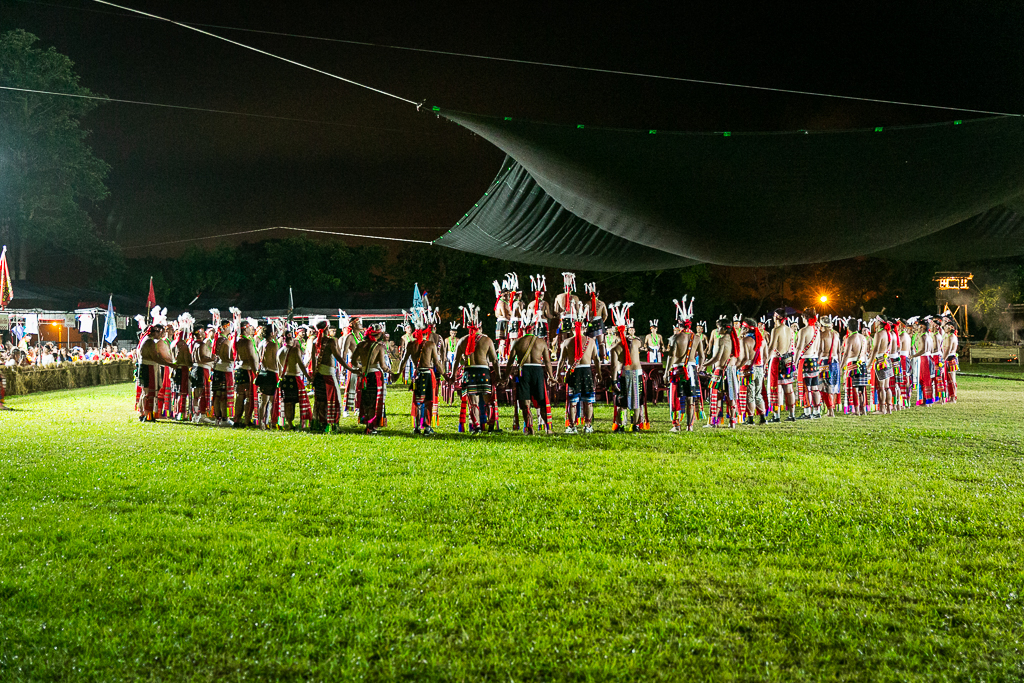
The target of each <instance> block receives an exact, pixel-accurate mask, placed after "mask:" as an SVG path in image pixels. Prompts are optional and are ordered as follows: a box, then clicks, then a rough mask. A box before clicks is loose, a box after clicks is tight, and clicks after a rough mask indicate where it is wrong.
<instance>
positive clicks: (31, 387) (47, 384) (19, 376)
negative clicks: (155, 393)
mask: <svg viewBox="0 0 1024 683" xmlns="http://www.w3.org/2000/svg"><path fill="white" fill-rule="evenodd" d="M0 373H2V374H3V377H4V379H5V380H6V383H7V389H6V393H7V395H8V396H15V395H20V394H31V393H34V392H37V391H61V390H63V389H77V388H78V387H94V386H102V385H106V384H118V383H121V382H131V381H132V380H134V379H135V362H134V361H130V360H116V361H84V362H80V363H57V364H53V365H46V366H41V367H40V366H32V367H27V368H0Z"/></svg>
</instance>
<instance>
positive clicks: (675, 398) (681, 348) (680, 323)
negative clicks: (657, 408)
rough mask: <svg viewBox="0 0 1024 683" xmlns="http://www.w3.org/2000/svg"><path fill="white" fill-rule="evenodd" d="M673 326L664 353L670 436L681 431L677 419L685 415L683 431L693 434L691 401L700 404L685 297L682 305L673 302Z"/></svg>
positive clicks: (693, 338) (690, 313)
mask: <svg viewBox="0 0 1024 683" xmlns="http://www.w3.org/2000/svg"><path fill="white" fill-rule="evenodd" d="M672 301H673V303H675V305H676V322H675V328H674V332H675V333H674V334H673V335H672V338H671V339H670V340H669V342H668V348H667V350H666V352H665V356H666V360H665V382H666V384H668V385H669V397H668V403H669V411H670V413H671V416H672V429H671V430H670V431H672V432H678V431H679V430H680V424H679V423H680V418H681V417H682V416H683V414H684V413H685V415H686V431H688V432H692V431H693V425H694V423H695V422H696V418H697V416H696V411H695V406H694V401H696V400H700V378H699V377H698V374H697V373H698V370H697V344H696V343H695V340H696V335H694V333H693V332H692V331H691V325H692V322H693V321H692V320H691V319H692V317H693V301H692V300H691V302H690V308H689V309H687V308H686V296H683V303H682V305H680V304H679V301H678V300H676V299H673V300H672Z"/></svg>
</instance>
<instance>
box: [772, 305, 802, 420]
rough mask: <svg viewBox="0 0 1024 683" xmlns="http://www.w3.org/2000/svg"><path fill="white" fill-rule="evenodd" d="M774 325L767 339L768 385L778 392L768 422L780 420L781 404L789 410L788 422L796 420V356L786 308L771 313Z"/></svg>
mask: <svg viewBox="0 0 1024 683" xmlns="http://www.w3.org/2000/svg"><path fill="white" fill-rule="evenodd" d="M773 320H774V323H775V324H774V325H773V327H772V334H771V337H770V338H769V339H768V362H769V370H768V378H769V382H770V386H771V387H773V388H775V389H776V391H777V392H778V395H777V397H776V399H775V400H776V401H778V407H777V410H776V413H775V414H774V415H773V416H772V418H771V419H770V420H768V421H769V422H780V421H781V412H782V406H783V405H785V406H786V410H788V411H789V417H788V418H787V420H788V421H789V422H795V421H796V396H795V395H794V394H793V382H794V381H795V380H796V358H794V353H793V339H794V335H793V329H792V328H791V327H790V326H789V325H788V324H786V309H784V308H777V309H775V313H774V315H773Z"/></svg>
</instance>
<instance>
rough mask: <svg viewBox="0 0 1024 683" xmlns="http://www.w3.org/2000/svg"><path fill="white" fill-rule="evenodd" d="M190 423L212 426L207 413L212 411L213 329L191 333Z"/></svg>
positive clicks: (212, 422)
mask: <svg viewBox="0 0 1024 683" xmlns="http://www.w3.org/2000/svg"><path fill="white" fill-rule="evenodd" d="M191 350H192V421H193V422H194V423H196V424H214V421H213V420H211V419H210V418H209V417H208V416H207V413H209V412H211V411H212V410H213V390H212V389H211V387H210V373H212V372H213V362H214V357H213V329H202V328H200V329H198V330H193V332H192V344H191Z"/></svg>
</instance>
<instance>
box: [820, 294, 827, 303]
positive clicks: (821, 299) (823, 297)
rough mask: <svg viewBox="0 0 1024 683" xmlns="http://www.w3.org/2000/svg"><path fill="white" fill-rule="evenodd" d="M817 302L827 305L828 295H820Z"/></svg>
mask: <svg viewBox="0 0 1024 683" xmlns="http://www.w3.org/2000/svg"><path fill="white" fill-rule="evenodd" d="M818 301H820V302H821V303H823V304H827V303H828V295H827V294H822V295H821V296H820V297H818Z"/></svg>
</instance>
